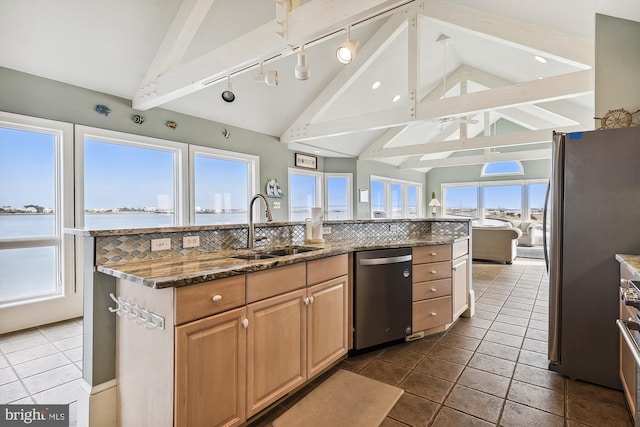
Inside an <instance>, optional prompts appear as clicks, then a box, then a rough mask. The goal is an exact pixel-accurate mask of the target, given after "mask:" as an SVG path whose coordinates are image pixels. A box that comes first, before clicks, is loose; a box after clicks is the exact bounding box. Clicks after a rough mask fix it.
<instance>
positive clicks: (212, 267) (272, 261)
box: [97, 234, 468, 289]
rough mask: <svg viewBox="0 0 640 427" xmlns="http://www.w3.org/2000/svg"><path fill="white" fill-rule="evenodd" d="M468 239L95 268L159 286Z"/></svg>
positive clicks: (353, 244) (350, 244)
mask: <svg viewBox="0 0 640 427" xmlns="http://www.w3.org/2000/svg"><path fill="white" fill-rule="evenodd" d="M467 239H468V236H465V237H452V236H446V235H435V234H434V235H426V236H424V237H421V238H413V239H402V240H398V239H389V240H388V241H386V242H385V241H380V240H377V241H376V242H373V243H363V242H362V241H349V240H344V241H340V242H327V243H325V244H324V245H306V246H309V247H315V248H317V250H313V251H309V252H303V253H300V254H296V255H286V256H279V257H275V258H268V259H260V260H255V261H247V260H243V259H238V258H232V257H233V256H238V255H243V254H246V253H248V252H249V251H248V250H225V251H219V252H214V253H207V254H199V255H184V256H176V257H171V258H162V259H156V260H149V261H137V262H121V263H114V264H107V265H98V266H97V270H98V271H99V272H101V273H104V274H108V275H110V276H114V277H117V278H120V279H127V280H129V281H132V282H134V283H140V284H143V285H146V286H149V287H152V288H157V289H162V288H168V287H177V286H186V285H193V284H197V283H202V282H206V281H209V280H214V279H220V278H224V277H229V276H233V275H236V274H245V273H251V272H254V271H260V270H266V269H269V268H273V267H280V266H284V265H289V264H294V263H297V262H304V261H310V260H314V259H318V258H324V257H327V256H332V255H339V254H344V253H349V252H353V251H359V250H370V249H383V248H400V247H413V246H427V245H443V244H452V243H455V242H458V241H462V240H467ZM268 249H273V248H268ZM266 250H267V248H263V249H256V251H266Z"/></svg>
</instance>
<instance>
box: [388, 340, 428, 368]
mask: <svg viewBox="0 0 640 427" xmlns="http://www.w3.org/2000/svg"><path fill="white" fill-rule="evenodd" d="M378 358H379V359H381V360H384V361H387V362H390V363H394V364H396V365H400V366H403V367H405V368H409V369H413V368H414V367H415V366H416V365H417V364H418V363H420V361H421V360H422V359H423V358H424V354H423V353H418V352H416V351H411V350H409V349H407V348H406V346H405V345H404V344H399V345H397V346H393V347H390V348H388V349H386V350H385V351H383V352H382V353H381V354H380V356H378Z"/></svg>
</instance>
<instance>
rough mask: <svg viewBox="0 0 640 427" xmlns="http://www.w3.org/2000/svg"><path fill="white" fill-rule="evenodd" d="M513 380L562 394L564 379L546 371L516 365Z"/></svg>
mask: <svg viewBox="0 0 640 427" xmlns="http://www.w3.org/2000/svg"><path fill="white" fill-rule="evenodd" d="M513 379H514V380H518V381H522V382H525V383H529V384H534V385H537V386H540V387H544V388H548V389H551V390H554V391H557V392H560V393H564V380H565V378H564V377H563V376H562V375H559V374H556V373H555V372H553V371H550V370H548V369H541V368H536V367H534V366H529V365H525V364H523V363H518V364H517V365H516V370H515V372H514V373H513Z"/></svg>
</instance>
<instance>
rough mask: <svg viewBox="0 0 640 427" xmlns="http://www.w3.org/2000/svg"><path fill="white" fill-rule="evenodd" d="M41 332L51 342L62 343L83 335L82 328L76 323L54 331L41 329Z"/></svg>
mask: <svg viewBox="0 0 640 427" xmlns="http://www.w3.org/2000/svg"><path fill="white" fill-rule="evenodd" d="M40 332H42V334H43V335H44V336H45V337H47V338H48V339H49V340H50V341H60V340H63V339H66V338H71V337H75V336H77V335H82V326H80V325H78V324H77V323H75V322H70V323H65V324H63V325H61V326H59V327H57V328H54V329H46V330H43V329H41V330H40Z"/></svg>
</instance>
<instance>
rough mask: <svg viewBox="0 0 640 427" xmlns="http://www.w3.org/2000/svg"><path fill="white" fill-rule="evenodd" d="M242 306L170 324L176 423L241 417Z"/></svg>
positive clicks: (194, 426)
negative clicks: (180, 324) (173, 327)
mask: <svg viewBox="0 0 640 427" xmlns="http://www.w3.org/2000/svg"><path fill="white" fill-rule="evenodd" d="M245 318H246V308H244V307H242V308H238V309H235V310H232V311H228V312H225V313H222V314H218V315H215V316H210V317H207V318H205V319H201V320H196V321H194V322H190V323H187V324H186V325H182V326H178V327H176V328H175V334H176V335H175V393H176V396H175V423H176V426H189V427H200V426H201V427H210V426H225V427H231V426H237V425H240V424H241V423H242V422H244V420H245V384H246V368H245V365H246V342H247V340H246V329H245V327H244V326H243V321H244V319H245Z"/></svg>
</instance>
